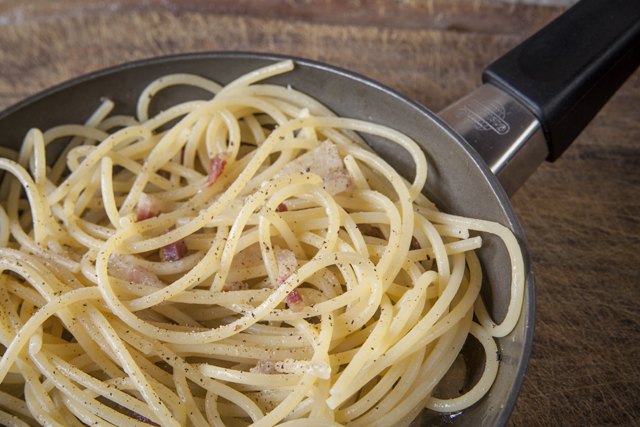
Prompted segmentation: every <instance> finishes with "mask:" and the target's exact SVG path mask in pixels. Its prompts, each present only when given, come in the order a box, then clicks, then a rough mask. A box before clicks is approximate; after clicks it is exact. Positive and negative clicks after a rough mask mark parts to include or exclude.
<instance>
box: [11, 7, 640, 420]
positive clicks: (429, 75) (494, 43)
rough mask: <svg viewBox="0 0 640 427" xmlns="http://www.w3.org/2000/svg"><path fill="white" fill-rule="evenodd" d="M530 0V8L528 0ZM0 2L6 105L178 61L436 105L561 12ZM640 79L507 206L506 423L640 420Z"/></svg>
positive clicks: (540, 9) (634, 79) (461, 91)
mask: <svg viewBox="0 0 640 427" xmlns="http://www.w3.org/2000/svg"><path fill="white" fill-rule="evenodd" d="M533 3H535V2H533ZM538 3H545V4H549V3H552V4H554V5H556V6H548V5H547V6H543V5H535V4H532V1H526V2H524V1H517V0H502V1H499V0H454V1H450V0H425V1H420V0H406V1H394V2H387V1H384V0H371V1H364V0H363V1H356V0H348V1H339V0H321V1H316V2H311V1H303V0H300V1H285V0H271V1H264V2H262V1H259V0H223V1H217V2H208V1H206V0H185V1H179V0H146V1H134V0H114V1H111V2H102V1H97V0H91V1H89V0H84V1H81V0H54V1H46V0H35V1H34V0H31V1H23V0H3V1H0V108H4V107H7V106H9V105H11V104H13V103H14V102H16V101H18V100H20V99H21V98H24V97H26V96H28V95H30V94H33V93H35V92H37V91H39V90H41V89H44V88H46V87H48V86H50V85H53V84H55V83H59V82H61V81H64V80H66V79H69V78H71V77H74V76H76V75H79V74H82V73H86V72H89V71H92V70H96V69H100V68H103V67H106V66H110V65H114V64H117V63H121V62H125V61H130V60H134V59H139V58H146V57H150V56H156V55H166V54H171V53H179V52H188V51H207V50H250V51H260V52H277V53H283V54H292V55H298V56H304V57H308V58H311V59H316V60H320V61H325V62H329V63H332V64H335V65H338V66H341V67H345V68H349V69H352V70H355V71H357V72H360V73H363V74H365V75H367V76H369V77H371V78H373V79H376V80H379V81H381V82H383V83H384V84H386V85H388V86H391V87H393V88H395V89H397V90H398V91H399V92H401V93H403V94H405V95H407V96H409V97H412V98H414V99H416V100H418V101H419V102H422V103H424V104H425V105H428V106H430V107H431V108H432V109H434V110H436V111H437V110H439V109H441V108H442V107H444V106H445V105H447V104H448V103H449V102H451V101H452V100H454V99H456V98H458V97H460V96H461V95H463V94H465V93H466V92H467V91H469V90H470V89H472V88H473V87H475V86H476V85H478V83H479V76H480V72H481V70H482V67H483V65H485V64H487V63H489V62H490V61H491V60H492V59H493V58H496V57H497V56H498V55H499V54H500V53H501V52H504V51H506V50H507V49H508V48H510V47H512V46H514V45H515V44H516V43H518V42H519V41H520V40H522V39H523V38H525V37H526V36H528V35H529V34H531V33H533V32H534V31H535V30H536V29H538V28H540V27H541V26H542V25H544V24H545V23H546V22H548V21H549V20H551V19H553V18H554V17H555V16H557V15H558V14H560V13H561V12H562V10H563V6H557V5H559V4H561V3H564V2H560V1H559V0H557V1H551V2H549V1H546V2H543V1H539V2H538ZM639 141H640V73H639V72H636V73H635V75H633V76H632V77H631V79H630V80H629V81H628V82H627V83H626V84H625V85H624V87H623V88H622V89H621V90H620V92H619V93H618V94H617V95H616V96H615V97H614V98H613V99H612V100H611V102H610V103H609V104H608V105H607V106H606V108H605V109H604V110H603V111H602V113H601V114H600V115H599V116H598V117H597V118H596V119H595V120H594V121H593V122H592V123H591V124H590V125H589V127H588V128H587V129H586V130H585V131H584V132H583V133H582V135H581V136H580V137H579V139H578V141H577V142H576V143H575V144H574V145H573V146H572V147H571V148H570V149H569V150H568V151H567V152H566V154H565V155H564V156H563V157H562V158H561V159H560V160H558V161H557V162H555V163H553V164H544V165H542V166H541V167H540V169H539V170H538V172H537V173H536V174H535V175H534V176H533V177H532V178H531V179H530V180H529V181H528V182H527V183H526V184H525V185H524V187H523V188H522V189H521V190H520V191H519V192H518V193H517V194H516V195H515V196H514V197H513V204H514V205H515V208H516V211H517V213H518V215H519V216H520V218H521V220H522V223H523V225H524V228H525V230H526V233H527V236H528V239H529V243H530V246H531V253H532V256H533V260H534V264H535V271H536V274H537V280H538V282H537V298H538V312H537V314H538V318H537V328H536V338H535V344H534V348H533V354H532V357H531V363H530V367H529V370H528V372H527V376H526V379H525V382H524V386H523V388H522V393H521V395H520V398H519V400H518V404H517V407H516V409H515V412H514V413H513V416H512V419H511V423H512V424H513V425H527V426H528V425H584V424H590V425H604V424H607V425H630V424H634V423H638V422H639V421H638V420H640V398H639V397H638V396H640V363H639V362H638V355H639V354H640V316H639V315H640V309H639V308H638V307H639V305H640V279H639V276H640V267H639V266H640V250H639V248H640V144H639Z"/></svg>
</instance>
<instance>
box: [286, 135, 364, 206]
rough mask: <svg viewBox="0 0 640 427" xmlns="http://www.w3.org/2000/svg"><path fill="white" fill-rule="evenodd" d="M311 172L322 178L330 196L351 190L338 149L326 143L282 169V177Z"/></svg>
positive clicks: (350, 183)
mask: <svg viewBox="0 0 640 427" xmlns="http://www.w3.org/2000/svg"><path fill="white" fill-rule="evenodd" d="M300 172H311V173H314V174H316V175H319V176H320V177H322V180H323V187H324V189H325V190H326V191H327V192H328V193H329V194H338V193H342V192H343V191H347V190H349V189H351V187H352V182H351V177H350V176H349V172H348V171H347V169H346V168H345V167H344V163H343V162H342V158H341V157H340V153H339V152H338V147H336V145H335V144H333V143H331V142H329V141H325V142H323V143H322V144H321V145H319V146H318V147H316V148H314V149H313V150H310V151H307V152H306V153H304V154H303V155H301V156H300V157H298V158H297V159H295V160H293V161H291V162H289V164H287V165H286V166H285V167H284V168H282V172H281V174H282V175H290V174H294V173H300Z"/></svg>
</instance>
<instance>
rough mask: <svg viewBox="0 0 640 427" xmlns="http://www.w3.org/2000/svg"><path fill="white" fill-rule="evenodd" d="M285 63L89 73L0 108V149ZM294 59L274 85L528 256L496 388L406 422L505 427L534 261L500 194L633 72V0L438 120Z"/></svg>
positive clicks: (146, 65)
mask: <svg viewBox="0 0 640 427" xmlns="http://www.w3.org/2000/svg"><path fill="white" fill-rule="evenodd" d="M282 59H284V57H281V56H276V55H263V54H255V53H235V52H234V53H198V54H187V55H179V56H171V57H164V58H155V59H149V60H144V61H140V62H135V63H130V64H125V65H121V66H117V67H114V68H110V69H107V70H104V71H100V72H96V73H92V74H89V75H86V76H83V77H80V78H77V79H75V80H72V81H69V82H67V83H64V84H62V85H59V86H56V87H54V88H52V89H49V90H47V91H44V92H42V93H40V94H38V95H35V96H34V97H32V98H29V99H27V100H25V101H23V102H21V103H19V104H17V105H15V106H13V107H11V108H9V109H7V110H6V111H4V112H3V113H1V114H0V138H1V141H2V144H3V145H5V146H8V147H12V148H18V147H19V145H20V143H21V141H22V138H23V136H24V135H25V133H26V132H27V130H28V129H29V128H31V127H34V126H37V127H40V128H48V127H51V126H55V125H58V124H62V123H69V122H80V121H83V120H84V119H85V118H86V117H87V115H88V113H89V112H91V111H93V110H94V109H95V107H96V106H97V105H98V103H99V100H100V98H101V97H108V98H110V99H112V100H113V101H115V104H116V106H117V107H116V108H117V112H120V113H129V114H133V113H134V107H135V100H136V98H137V96H138V94H139V93H140V91H141V90H142V89H143V87H144V86H145V85H146V84H147V83H148V82H149V81H151V80H152V79H154V78H156V77H159V76H161V75H164V74H167V73H174V72H190V73H196V74H200V75H203V76H207V77H210V78H213V79H215V80H217V81H219V82H221V83H226V82H228V81H230V80H232V79H233V78H235V77H236V76H238V75H240V74H242V73H245V72H248V71H250V70H253V69H256V68H258V67H260V66H263V65H266V64H269V63H272V62H274V61H278V60H282ZM294 59H295V62H296V68H295V70H294V71H293V72H291V73H288V74H286V75H284V76H279V77H277V78H274V79H272V82H274V83H280V84H284V85H287V84H289V85H291V86H293V87H294V88H297V89H299V90H302V91H304V92H306V93H308V94H309V95H311V96H313V97H315V98H317V99H319V100H320V101H322V102H323V103H325V104H326V105H328V106H329V107H330V108H331V109H332V110H333V111H335V112H336V113H337V114H339V115H343V116H346V117H355V118H362V119H366V120H371V121H374V122H378V123H381V124H384V125H387V126H390V127H393V128H396V129H399V130H401V131H403V132H405V133H406V134H408V135H409V136H410V137H412V138H413V139H415V140H416V141H417V142H418V143H419V144H421V145H422V146H423V147H424V149H425V151H426V152H427V153H428V161H429V167H430V171H429V178H428V182H427V185H426V187H425V192H426V193H427V194H428V196H429V197H431V198H432V199H433V200H434V201H436V202H437V204H438V206H439V207H440V208H441V209H443V210H445V211H448V212H451V213H456V214H461V215H466V216H474V217H479V218H484V219H488V220H492V221H497V222H500V223H502V224H504V225H506V226H508V227H509V228H510V229H511V230H513V232H514V233H515V234H516V236H517V237H518V239H519V241H520V244H521V247H522V250H523V251H524V253H525V262H526V271H527V282H526V295H525V300H524V307H523V311H522V315H521V317H520V321H519V323H518V325H517V327H516V329H515V330H514V331H513V332H512V333H511V334H510V335H508V336H507V337H505V338H502V339H500V340H498V345H499V349H500V354H501V356H500V357H501V360H502V362H501V366H500V370H499V373H498V377H497V379H496V382H495V384H494V385H493V387H492V388H491V390H490V391H489V393H488V395H487V396H486V397H485V398H484V399H483V400H482V401H481V402H480V403H478V404H477V405H475V406H474V407H472V408H470V409H468V410H466V411H465V412H464V413H463V414H461V415H459V416H456V417H454V418H452V419H443V418H440V417H437V416H436V417H435V418H434V415H433V414H426V413H423V414H421V416H420V417H419V418H418V419H417V420H416V422H415V424H416V425H432V424H441V423H444V422H446V423H449V422H453V423H454V424H456V425H474V426H475V425H504V424H505V423H506V422H507V420H508V418H509V415H510V413H511V412H512V410H513V407H514V404H515V401H516V398H517V394H518V391H519V388H520V385H521V383H522V380H523V376H524V372H525V369H526V365H527V360H528V357H529V353H530V351H531V344H532V340H533V327H534V317H535V303H534V299H535V295H534V277H533V272H532V270H531V262H530V260H529V256H528V252H527V246H526V242H525V237H524V234H523V231H522V228H521V226H520V224H519V223H518V220H517V218H516V216H515V214H514V211H513V208H512V207H511V205H510V203H509V198H508V195H509V194H511V193H513V192H514V191H515V190H516V189H517V188H518V186H519V185H520V184H521V183H522V182H523V181H524V180H525V179H526V177H527V176H528V175H529V174H530V173H531V172H533V170H534V169H535V168H536V166H537V165H538V164H539V163H540V162H542V161H543V160H544V159H545V158H547V159H549V160H553V159H555V158H557V157H558V156H559V155H560V153H561V152H562V151H563V150H564V149H565V148H566V147H567V146H568V145H569V144H570V142H571V141H572V140H573V139H574V138H575V137H576V136H577V135H578V134H579V132H580V130H582V128H583V127H584V126H586V124H587V123H588V122H589V121H590V119H591V118H592V117H593V115H595V113H596V112H597V111H598V109H600V107H601V106H602V105H604V103H605V102H606V101H607V100H608V98H609V97H610V96H611V95H612V94H613V93H614V92H615V90H616V89H617V88H618V87H619V86H620V85H621V84H622V83H623V82H624V80H625V79H626V78H627V77H628V76H629V75H630V74H631V73H632V72H633V71H634V70H635V69H636V68H637V66H638V63H639V62H640V2H638V1H637V0H611V1H603V0H583V1H582V2H580V3H578V4H577V5H576V6H574V7H573V8H571V9H570V10H569V11H568V12H566V13H565V14H564V15H563V16H561V17H560V18H559V19H558V20H556V21H554V22H553V23H551V24H550V25H549V26H548V27H546V28H545V29H544V30H543V31H541V32H540V33H538V34H536V35H534V36H533V37H532V38H530V39H529V40H527V41H526V42H525V43H523V44H522V45H520V46H519V47H517V48H516V49H514V50H513V51H511V52H509V53H508V54H507V55H505V56H504V57H503V58H501V59H499V60H498V61H496V62H495V63H494V64H492V65H490V66H489V67H488V68H487V70H486V71H485V73H484V75H483V79H484V81H485V84H484V85H483V86H482V87H480V88H478V90H476V91H475V92H473V93H471V94H470V95H469V96H467V97H465V98H463V99H462V100H460V101H458V102H457V103H455V104H454V105H452V106H451V107H449V108H447V109H446V110H445V111H443V112H441V114H440V117H439V116H438V115H436V114H434V113H432V112H431V111H429V110H428V109H427V108H425V107H424V106H422V105H419V104H417V103H415V102H413V101H411V100H410V99H407V98H405V97H403V96H401V95H399V94H397V93H395V92H394V91H392V90H391V89H388V88H386V87H384V86H382V85H380V84H378V83H376V82H373V81H371V80H369V79H367V78H365V77H363V76H360V75H357V74H354V73H351V72H348V71H345V70H341V69H338V68H335V67H332V66H329V65H325V64H320V63H317V62H313V61H308V60H304V59H296V58H294ZM199 95H201V94H198V93H197V91H190V90H167V91H166V92H165V93H164V94H162V97H163V99H161V100H160V102H159V104H157V105H156V107H157V108H162V102H166V103H173V102H176V101H177V100H179V99H182V98H191V97H194V96H199ZM443 119H444V120H443ZM367 141H368V143H369V144H370V145H371V146H372V147H373V148H374V149H375V150H376V151H377V152H378V153H379V154H380V155H381V156H382V157H384V158H385V159H386V160H387V161H388V162H389V163H391V164H392V165H393V166H394V167H395V168H396V169H397V170H399V171H402V172H403V173H404V175H406V176H408V177H411V175H412V166H411V164H410V162H409V159H408V158H407V157H406V156H405V154H404V153H402V152H399V151H398V150H397V149H396V148H394V147H391V146H389V145H387V144H386V143H384V142H383V141H380V140H378V139H375V138H371V137H369V138H368V139H367ZM549 226H550V227H552V226H553V224H549ZM483 238H484V246H483V248H482V249H481V251H480V257H481V260H482V262H483V266H484V270H485V271H484V273H485V283H484V284H483V287H484V295H483V296H484V298H485V300H486V301H487V302H488V306H489V307H490V310H491V312H492V313H493V315H494V318H496V319H497V320H498V321H499V320H501V319H502V317H503V316H504V313H505V311H506V307H507V304H508V300H509V282H510V281H509V278H510V271H509V262H508V258H506V251H505V250H504V249H503V248H502V246H501V244H500V243H499V242H497V241H496V240H495V239H493V238H492V237H491V236H483Z"/></svg>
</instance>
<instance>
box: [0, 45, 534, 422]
mask: <svg viewBox="0 0 640 427" xmlns="http://www.w3.org/2000/svg"><path fill="white" fill-rule="evenodd" d="M214 58H227V59H232V58H245V59H260V60H270V61H281V60H289V59H290V60H292V61H294V63H296V64H300V65H303V66H307V67H312V68H315V69H319V70H322V71H326V72H329V73H332V74H338V75H340V76H342V77H346V78H348V79H350V80H354V81H356V82H359V83H362V84H365V85H367V86H369V87H372V88H374V89H377V90H379V91H382V92H384V93H385V95H387V96H391V97H393V98H396V99H398V100H400V101H401V102H403V103H406V104H408V105H409V106H411V107H412V108H414V109H416V110H418V111H419V112H420V113H422V114H423V115H424V116H426V117H427V118H429V119H430V120H431V121H433V123H435V124H436V125H437V126H438V127H439V128H440V129H441V130H443V131H444V132H445V133H446V134H448V136H449V137H450V138H451V139H452V140H453V141H455V142H456V143H457V144H458V145H460V146H461V148H462V149H463V150H464V151H465V153H466V154H467V155H468V156H469V158H470V160H471V161H472V163H473V164H474V165H475V166H476V167H477V168H478V169H480V171H481V173H482V175H483V177H484V178H485V179H486V180H487V182H488V184H489V186H490V188H491V190H492V192H493V194H494V196H495V198H496V200H497V203H498V204H499V205H500V206H501V208H502V209H503V210H504V212H505V214H506V217H507V224H505V225H507V226H508V227H509V228H510V229H511V230H512V231H513V232H514V234H515V236H516V239H517V240H518V243H519V245H520V248H521V250H522V253H523V258H524V263H525V302H528V304H523V309H522V313H521V316H524V319H523V320H524V339H523V351H522V353H521V354H520V357H519V358H518V360H517V362H516V366H517V367H516V378H515V380H514V381H513V383H512V384H513V386H512V388H511V390H510V391H509V394H508V399H507V400H506V401H505V402H503V405H501V408H500V410H499V414H498V417H497V419H496V421H497V424H496V425H499V426H503V425H506V423H507V421H508V420H509V417H510V416H511V414H512V412H513V410H514V408H515V404H516V401H517V398H518V396H519V394H520V389H521V387H522V384H523V381H524V376H525V373H526V370H527V367H528V364H529V359H530V356H531V350H532V346H533V340H534V332H535V331H534V330H535V317H536V316H535V314H536V313H535V307H536V298H535V275H534V272H533V266H532V260H531V256H530V253H529V246H528V243H527V241H526V237H525V234H524V229H523V228H522V225H521V223H520V221H519V219H518V217H517V215H516V213H515V210H514V208H513V205H512V204H511V201H510V199H509V197H508V196H507V193H506V192H505V190H504V189H503V188H502V186H501V184H500V182H499V181H498V178H497V177H496V176H495V175H494V174H493V173H492V172H491V171H490V169H489V167H488V166H487V165H486V163H485V162H484V160H483V159H482V158H481V156H480V155H479V154H478V153H477V151H476V150H475V149H474V148H473V147H472V146H471V145H469V144H468V143H467V142H466V141H465V140H464V139H463V138H462V137H461V136H460V135H459V134H458V133H457V132H455V130H453V129H452V128H451V127H450V126H449V125H448V124H447V123H446V122H445V121H444V120H442V119H441V118H440V117H438V115H437V114H435V113H434V112H433V111H431V110H430V109H429V108H427V107H426V106H424V105H423V104H421V103H419V102H417V101H415V100H413V99H411V98H410V97H408V96H405V95H402V94H400V93H399V92H397V91H395V90H394V89H392V88H390V87H388V86H386V85H384V84H382V83H380V82H377V81H375V80H373V79H370V78H368V77H366V76H364V75H362V74H359V73H357V72H353V71H350V70H347V69H344V68H341V67H338V66H334V65H330V64H327V63H324V62H321V61H316V60H311V59H307V58H302V57H297V56H292V55H284V54H276V53H269V52H251V51H235V50H234V51H200V52H185V53H178V54H171V55H162V56H152V57H147V58H142V59H137V60H133V61H128V62H124V63H120V64H116V65H112V66H109V67H106V68H102V69H98V70H94V71H90V72H87V73H84V74H81V75H79V76H76V77H73V78H71V79H68V80H65V81H62V82H60V83H57V84H55V85H53V86H50V87H48V88H46V89H43V90H41V91H39V92H36V93H34V94H32V95H30V96H28V97H26V98H24V99H22V100H20V101H18V102H16V103H14V104H12V105H10V106H8V107H6V108H5V109H3V110H2V111H0V121H2V120H6V118H7V117H9V116H11V115H12V114H14V113H16V112H18V111H20V110H21V109H23V108H26V107H28V106H29V105H31V104H34V103H37V102H40V101H42V100H44V99H46V98H47V97H49V96H52V95H54V94H56V93H58V92H61V91H64V90H66V89H70V88H72V87H73V86H77V85H80V84H82V83H86V82H88V81H91V80H94V79H97V78H100V77H103V76H107V75H111V74H115V73H120V72H125V71H127V70H130V69H136V68H141V67H144V66H149V65H161V64H168V63H175V62H183V61H187V60H198V59H214Z"/></svg>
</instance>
